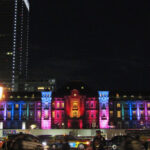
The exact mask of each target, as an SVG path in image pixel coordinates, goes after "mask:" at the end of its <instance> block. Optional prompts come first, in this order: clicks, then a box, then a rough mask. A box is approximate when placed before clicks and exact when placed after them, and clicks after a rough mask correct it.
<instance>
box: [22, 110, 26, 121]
mask: <svg viewBox="0 0 150 150" xmlns="http://www.w3.org/2000/svg"><path fill="white" fill-rule="evenodd" d="M26 115H27V112H26V111H22V118H23V119H25V118H26Z"/></svg>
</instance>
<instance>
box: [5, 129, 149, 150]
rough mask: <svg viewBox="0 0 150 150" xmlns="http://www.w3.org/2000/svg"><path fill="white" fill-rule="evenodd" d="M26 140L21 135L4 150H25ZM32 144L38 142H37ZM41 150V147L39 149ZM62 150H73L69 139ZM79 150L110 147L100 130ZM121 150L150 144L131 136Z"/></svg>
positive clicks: (52, 149)
mask: <svg viewBox="0 0 150 150" xmlns="http://www.w3.org/2000/svg"><path fill="white" fill-rule="evenodd" d="M23 140H24V135H23V134H22V133H21V134H19V135H18V136H16V137H14V139H11V140H8V141H7V142H5V143H4V144H3V147H2V150H25V148H23V147H22V141H23ZM35 140H36V139H34V141H32V142H37V141H35ZM37 148H38V150H39V146H38V147H37ZM50 150H57V148H56V145H52V146H51V147H50ZM61 150H71V147H70V145H69V141H68V139H67V138H65V139H64V141H62V146H61ZM78 150H108V145H107V142H106V140H105V138H104V137H103V136H102V132H101V131H100V130H97V131H96V136H95V137H94V139H93V141H92V143H91V145H90V146H88V147H84V146H82V145H81V146H80V147H78ZM120 150H148V143H147V142H145V141H141V140H140V138H139V137H138V136H137V137H135V138H133V137H132V138H131V137H130V136H129V137H128V138H126V139H125V140H124V141H123V142H122V143H120Z"/></svg>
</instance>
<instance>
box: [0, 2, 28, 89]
mask: <svg viewBox="0 0 150 150" xmlns="http://www.w3.org/2000/svg"><path fill="white" fill-rule="evenodd" d="M29 9H30V8H29V1H28V0H1V1H0V10H1V11H0V19H1V28H0V52H1V54H0V67H1V73H0V80H8V81H11V83H12V90H13V91H17V90H18V89H20V90H21V89H22V88H23V85H24V82H25V81H26V80H27V73H28V35H29Z"/></svg>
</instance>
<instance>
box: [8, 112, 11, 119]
mask: <svg viewBox="0 0 150 150" xmlns="http://www.w3.org/2000/svg"><path fill="white" fill-rule="evenodd" d="M7 118H8V119H10V118H11V112H10V111H8V112H7Z"/></svg>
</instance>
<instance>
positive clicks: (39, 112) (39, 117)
mask: <svg viewBox="0 0 150 150" xmlns="http://www.w3.org/2000/svg"><path fill="white" fill-rule="evenodd" d="M38 119H41V111H38Z"/></svg>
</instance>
